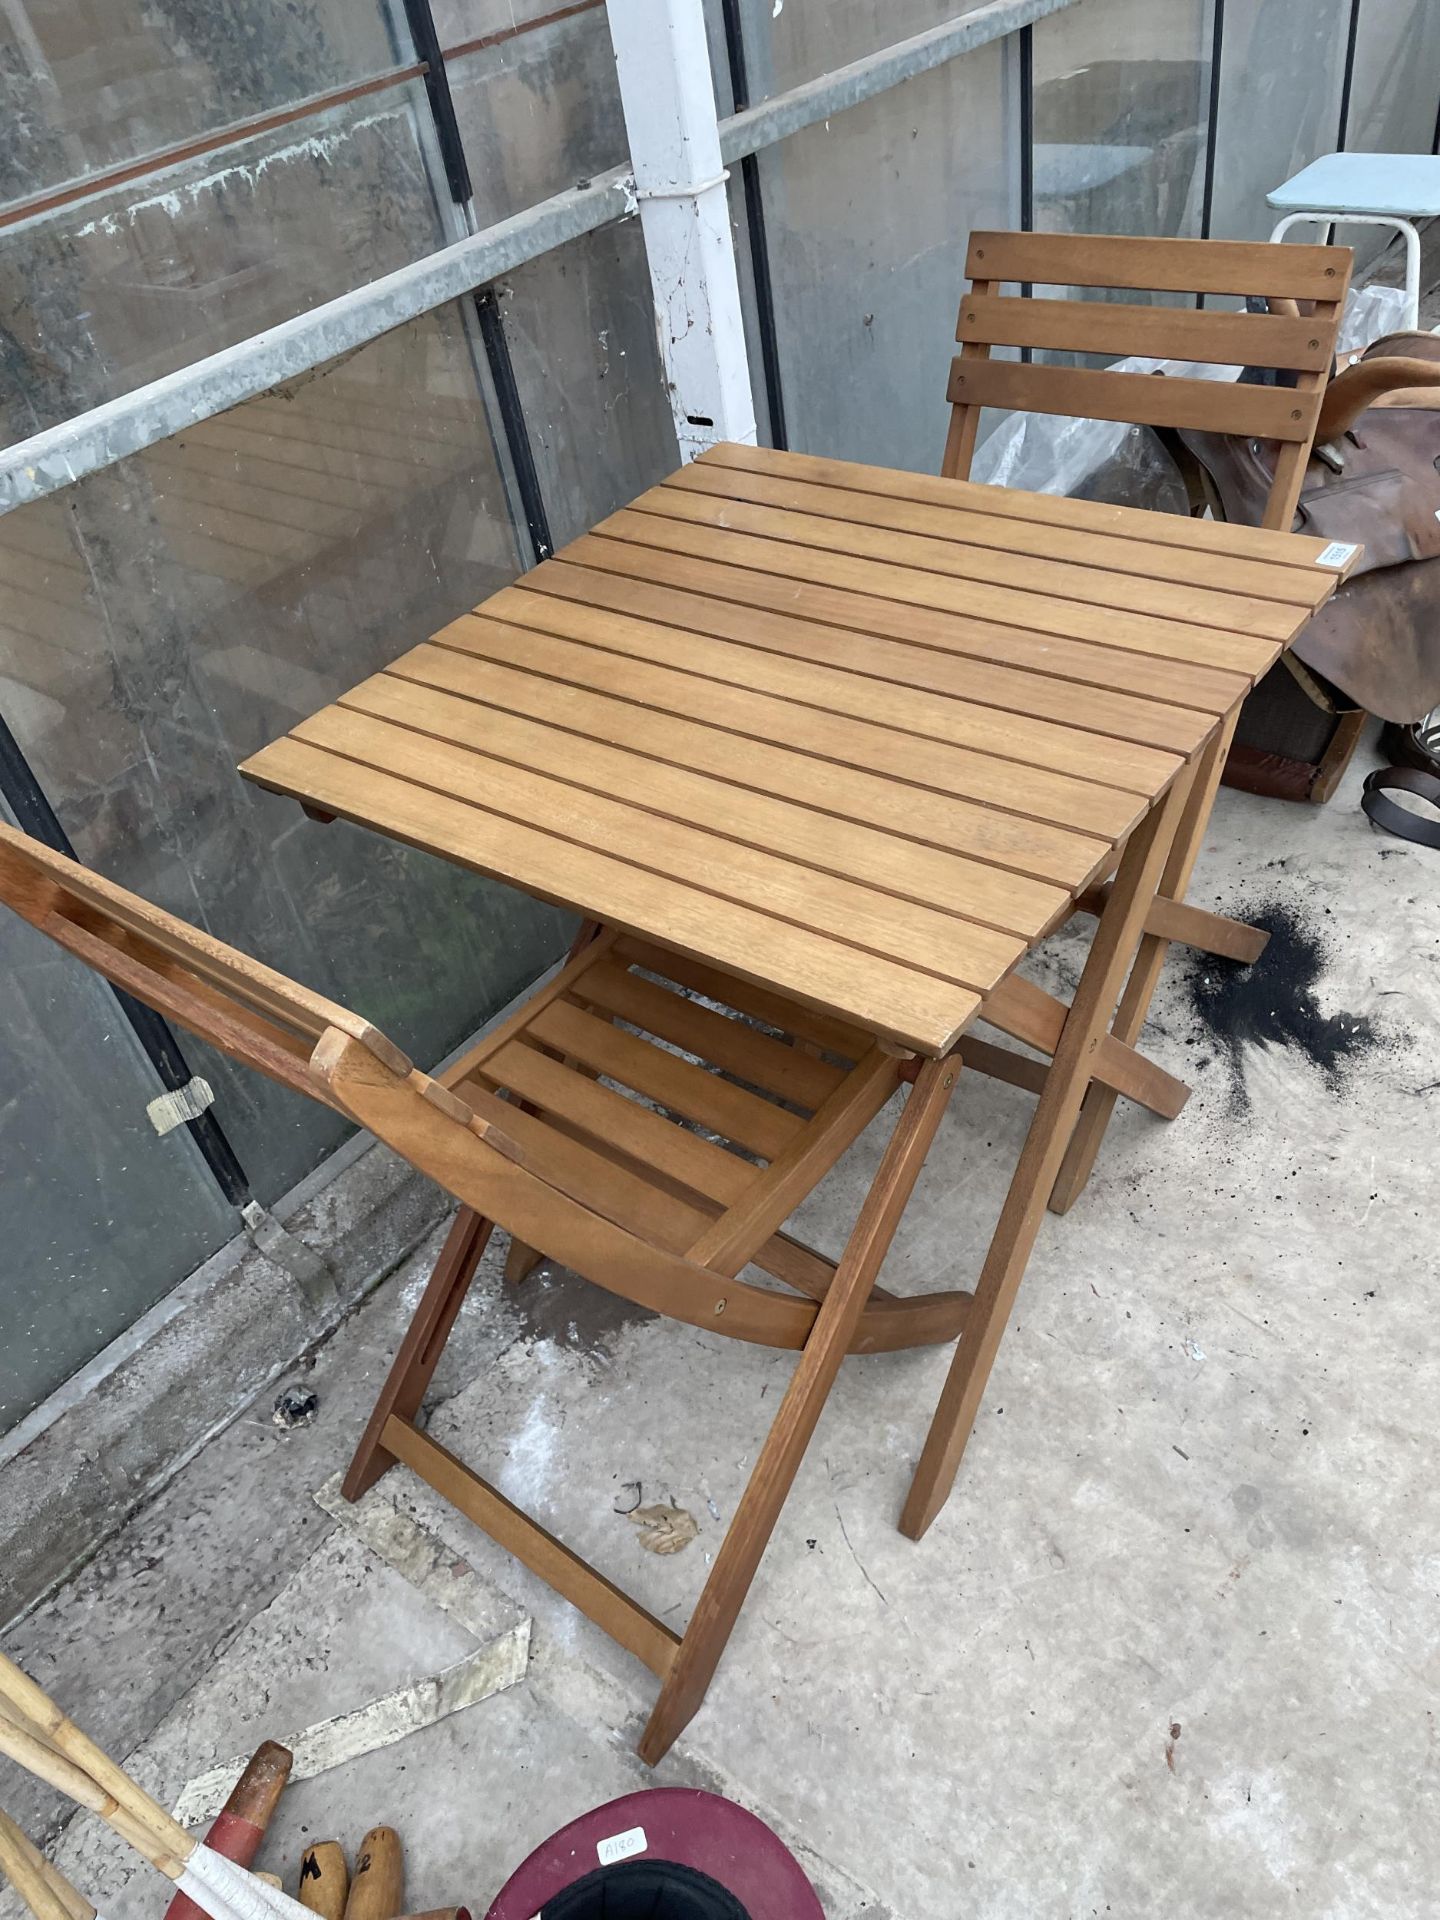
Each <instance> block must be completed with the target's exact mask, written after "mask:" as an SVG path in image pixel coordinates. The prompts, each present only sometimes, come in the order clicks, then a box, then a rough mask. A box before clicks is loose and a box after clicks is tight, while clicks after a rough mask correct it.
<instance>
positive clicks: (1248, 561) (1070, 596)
mask: <svg viewBox="0 0 1440 1920" xmlns="http://www.w3.org/2000/svg"><path fill="white" fill-rule="evenodd" d="M1322 555H1325V556H1326V557H1325V558H1324V559H1322ZM1333 559H1334V555H1333V552H1331V551H1330V550H1327V549H1326V548H1325V545H1324V543H1323V542H1321V541H1319V540H1313V539H1308V538H1302V537H1299V536H1296V535H1292V534H1280V533H1266V532H1261V531H1258V530H1256V529H1253V528H1245V527H1228V526H1223V525H1217V524H1215V523H1213V522H1209V521H1190V520H1185V519H1181V518H1179V517H1176V516H1171V515H1163V514H1156V513H1149V512H1143V511H1138V510H1134V509H1128V508H1117V507H1107V506H1102V505H1098V504H1095V503H1093V502H1085V501H1078V500H1070V499H1063V498H1056V497H1053V496H1050V495H1043V494H1027V493H1018V492H1012V491H1009V490H1003V489H1000V488H995V487H985V486H977V485H972V484H970V483H967V482H963V481H956V480H944V479H938V478H929V477H926V476H923V475H917V474H911V473H899V472H892V471H890V470H888V469H884V468H878V467H866V466H857V465H852V464H850V463H848V462H844V461H839V460H828V459H818V458H813V457H810V456H807V455H801V454H794V453H776V452H770V451H767V450H764V449H757V448H754V447H742V446H731V445H726V446H720V447H717V448H715V449H713V450H712V451H711V452H710V453H707V454H706V455H705V456H704V457H703V458H702V459H701V460H699V461H697V462H696V463H695V464H693V465H692V466H689V467H686V468H683V469H682V470H681V471H680V472H679V473H676V474H673V475H671V477H670V478H669V479H668V480H666V481H665V482H664V483H663V485H661V486H658V487H653V488H652V489H651V490H650V491H649V492H648V493H645V494H642V495H641V497H640V498H639V499H638V500H636V501H635V502H634V504H633V505H632V506H631V507H628V508H626V509H625V510H624V511H623V512H620V513H616V514H612V515H611V516H610V518H609V519H607V520H604V521H602V522H601V523H600V525H599V526H597V527H596V528H595V530H594V531H593V532H592V533H589V534H586V535H585V536H583V538H581V539H579V540H576V541H574V542H573V543H572V544H571V545H570V546H568V547H566V548H565V549H564V550H563V551H562V552H561V553H559V554H557V555H556V556H555V558H554V559H552V560H548V561H546V562H545V564H544V565H543V566H540V567H537V568H536V569H535V570H534V571H533V572H532V573H528V574H526V575H525V576H524V577H523V578H521V579H520V580H517V581H516V582H515V584H514V585H513V586H510V587H506V588H505V589H504V590H503V591H502V592H500V593H497V594H495V595H494V596H492V598H490V599H489V600H486V601H485V602H484V603H483V604H482V605H481V606H479V607H477V608H476V610H475V611H474V613H470V614H466V615H465V616H463V618H461V619H459V620H456V621H455V622H453V623H452V624H451V625H450V626H448V627H445V628H444V629H442V631H441V632H439V633H437V634H436V635H435V636H434V638H433V639H432V640H429V641H427V642H426V643H425V644H424V645H423V646H419V647H416V648H414V649H413V650H412V651H411V652H409V653H406V654H403V655H402V656H401V657H400V658H399V659H398V660H396V661H395V662H394V663H393V665H391V666H390V667H388V668H387V669H386V670H385V671H384V672H383V673H379V674H376V675H374V676H373V678H371V679H369V680H365V681H362V682H361V683H360V685H359V686H357V687H355V688H353V689H352V690H351V691H350V692H349V693H347V694H345V695H344V696H343V697H342V698H341V699H340V700H338V701H336V702H335V704H334V705H333V706H329V707H326V708H324V709H323V710H322V711H321V712H319V713H317V714H315V715H314V716H313V717H312V718H310V719H308V720H305V721H303V722H302V723H301V724H300V725H299V726H297V727H296V728H295V729H294V730H293V731H292V732H290V733H289V734H287V735H285V737H284V738H283V739H280V740H277V741H276V742H274V743H273V744H272V745H271V746H268V747H266V748H264V749H263V750H262V751H261V752H260V753H257V754H255V755H254V756H253V757H252V758H251V759H249V760H247V761H246V762H245V764H244V766H243V768H242V769H241V770H242V772H243V773H245V774H246V775H247V776H248V777H249V778H250V779H252V780H254V781H256V782H258V783H259V784H260V785H261V786H264V787H267V788H270V789H271V790H273V791H275V792H279V793H285V794H289V795H292V796H294V797H296V798H298V799H299V800H301V801H303V802H304V803H305V804H307V805H308V806H310V807H312V808H314V809H316V810H318V811H323V812H325V813H330V814H334V815H337V816H340V817H343V818H346V819H350V820H355V821H358V822H360V823H362V824H364V825H366V826H369V827H372V828H374V829H376V830H377V831H379V832H382V833H386V834H388V835H390V836H391V837H392V838H394V839H398V840H403V841H408V842H410V843H411V844H413V845H415V846H420V847H424V848H425V849H427V850H428V851H430V852H432V853H436V854H439V855H441V856H443V857H444V858H447V859H451V860H454V861H456V862H458V863H459V864H461V865H463V866H466V867H469V868H472V869H474V870H476V871H478V872H482V873H486V874H490V875H492V876H494V877H496V878H498V879H501V880H505V881H508V882H510V883H511V884H512V885H515V886H517V887H521V888H523V889H524V890H525V891H526V892H528V893H531V894H535V895H537V896H540V897H542V898H545V899H549V900H553V901H556V902H559V903H561V904H563V905H565V906H568V907H571V908H574V909H575V910H577V911H579V912H581V913H583V914H586V915H588V916H590V917H592V918H594V919H597V920H601V921H604V922H607V923H609V924H612V925H619V926H622V927H625V928H628V929H630V930H631V931H633V932H636V933H640V934H643V935H646V936H648V937H650V938H652V939H654V940H656V941H658V942H660V943H661V944H662V945H665V946H668V947H671V948H673V949H677V950H679V951H681V952H684V953H687V954H690V955H693V956H695V957H697V958H699V959H701V960H704V961H708V962H711V963H713V964H715V965H718V966H720V967H722V968H725V969H727V970H729V971H731V972H733V973H737V974H740V975H742V976H744V977H745V978H747V979H750V980H752V981H755V982H758V983H759V984H761V985H763V986H765V987H769V988H773V989H777V990H779V991H780V992H782V993H784V994H787V995H790V996H792V997H794V998H796V999H799V1000H801V1001H804V1002H805V1003H806V1004H808V1005H810V1006H813V1007H817V1008H820V1009H821V1010H823V1011H825V1012H828V1013H834V1014H839V1015H841V1016H842V1017H844V1018H846V1019H849V1020H851V1021H854V1022H857V1023H859V1024H860V1025H862V1026H864V1027H865V1028H867V1029H868V1030H869V1031H871V1032H873V1033H876V1034H880V1035H884V1036H887V1037H889V1038H891V1039H894V1040H897V1041H899V1042H901V1043H902V1044H904V1045H906V1046H908V1047H913V1048H916V1049H918V1050H919V1051H920V1052H923V1053H927V1054H937V1053H941V1052H944V1051H946V1050H947V1049H948V1048H949V1047H950V1046H951V1045H953V1043H954V1041H955V1040H956V1038H957V1037H958V1036H959V1034H960V1033H961V1031H962V1030H963V1029H964V1028H965V1027H966V1026H967V1025H968V1024H969V1022H970V1021H971V1020H972V1019H973V1018H974V1016H975V1014H976V1013H977V1012H978V1011H979V1008H980V1004H981V1001H982V999H983V997H984V996H985V995H986V994H987V993H988V992H990V991H991V990H993V989H994V988H995V987H996V986H997V985H998V984H999V983H1000V981H1001V980H1002V979H1003V978H1004V977H1005V975H1006V974H1007V973H1008V972H1009V971H1010V970H1011V968H1013V967H1014V966H1015V964H1016V962H1017V961H1019V960H1020V959H1021V958H1022V956H1023V955H1024V954H1025V952H1026V951H1027V949H1028V948H1029V947H1031V946H1032V945H1033V944H1034V943H1035V942H1036V941H1037V940H1038V939H1039V938H1040V937H1041V936H1042V935H1043V934H1044V933H1045V932H1047V931H1048V930H1049V929H1050V928H1051V927H1053V926H1054V925H1056V924H1057V923H1058V922H1059V921H1060V920H1062V919H1063V918H1064V917H1065V916H1066V914H1067V913H1068V912H1069V910H1070V908H1071V905H1072V903H1073V901H1074V898H1075V896H1076V895H1077V894H1078V893H1079V892H1080V891H1081V890H1082V889H1083V888H1084V887H1085V886H1086V885H1087V884H1088V883H1089V882H1090V881H1091V880H1092V879H1094V878H1095V877H1096V876H1097V875H1098V874H1100V873H1102V872H1103V871H1105V870H1106V869H1107V868H1108V867H1109V866H1110V865H1111V864H1112V862H1113V859H1114V856H1115V851H1116V848H1117V847H1118V846H1119V844H1120V843H1121V842H1122V841H1123V840H1124V839H1125V837H1126V836H1127V835H1128V834H1129V833H1130V831H1131V830H1132V828H1133V827H1134V826H1135V825H1136V823H1137V822H1138V821H1139V820H1141V819H1142V818H1143V817H1144V815H1145V813H1146V812H1147V810H1148V809H1149V808H1150V807H1151V806H1152V805H1153V804H1154V802H1155V801H1156V800H1157V798H1158V797H1159V796H1160V795H1161V794H1162V793H1163V792H1164V791H1165V789H1166V788H1167V787H1168V786H1169V784H1170V782H1171V781H1172V780H1173V779H1174V778H1175V777H1176V775H1177V774H1178V773H1179V772H1180V770H1181V768H1182V767H1183V766H1184V765H1185V764H1186V762H1187V760H1189V759H1190V758H1191V757H1192V756H1193V755H1195V754H1196V753H1198V752H1199V751H1200V750H1201V749H1202V748H1203V747H1204V746H1205V744H1206V743H1207V741H1208V740H1209V739H1210V738H1211V737H1212V735H1213V734H1214V732H1215V731H1216V729H1217V728H1218V727H1219V726H1220V725H1221V724H1222V722H1223V721H1224V720H1225V718H1226V717H1227V716H1228V714H1229V712H1230V710H1231V709H1232V708H1233V707H1234V706H1235V705H1236V704H1237V702H1239V701H1240V700H1241V699H1242V698H1243V696H1244V695H1245V693H1246V692H1247V691H1248V690H1249V688H1250V687H1251V686H1252V685H1253V684H1254V682H1255V681H1256V680H1257V679H1258V678H1259V676H1260V675H1261V674H1263V673H1264V672H1265V670H1266V669H1267V668H1268V667H1269V666H1270V665H1271V664H1272V663H1273V661H1274V660H1275V659H1276V658H1277V656H1278V655H1279V653H1280V652H1281V650H1282V649H1283V648H1284V646H1285V645H1286V644H1287V643H1288V642H1289V641H1290V640H1291V639H1293V638H1294V637H1295V635H1296V634H1297V632H1298V631H1299V630H1300V628H1301V627H1302V626H1303V625H1304V623H1305V621H1306V619H1307V618H1308V617H1309V615H1310V614H1311V613H1312V612H1313V611H1314V609H1315V608H1316V607H1317V606H1319V605H1320V604H1321V603H1322V602H1323V601H1324V600H1325V599H1326V598H1328V596H1329V595H1330V593H1331V592H1332V591H1333V590H1334V587H1335V584H1336V582H1337V580H1338V579H1339V578H1341V577H1343V571H1344V569H1343V566H1342V567H1341V568H1338V569H1337V568H1336V566H1335V565H1334V564H1333Z"/></svg>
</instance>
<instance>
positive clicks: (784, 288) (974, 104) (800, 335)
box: [760, 7, 1019, 472]
mask: <svg viewBox="0 0 1440 1920" xmlns="http://www.w3.org/2000/svg"><path fill="white" fill-rule="evenodd" d="M788 11H789V8H788V7H787V8H786V12H787V13H788ZM782 18H783V15H782ZM1009 44H1012V45H1013V43H1009ZM1014 66H1015V61H1014V56H1013V53H1012V54H1010V55H1009V56H1008V57H1007V53H1006V51H1005V48H1004V47H1003V46H1002V45H1001V44H1000V43H995V44H993V45H990V46H987V47H983V48H981V49H980V50H979V51H978V52H976V53H972V54H966V55H965V56H964V57H963V58H961V59H957V60H952V61H950V62H949V63H948V64H947V65H945V66H943V67H938V68H936V69H934V70H933V71H932V72H930V73H927V74H923V75H921V76H920V77H919V78H917V79H915V80H909V81H906V82H905V83H904V84H903V85H902V86H900V87H897V88H894V89H892V90H891V91H889V92H887V93H883V94H880V95H878V96H877V97H876V98H875V99H873V100H869V101H866V102H865V103H864V104H863V105H861V106H858V107H853V108H851V109H849V110H848V111H847V112H846V113H844V114H840V115H837V116H836V117H835V119H834V120H833V121H832V122H831V123H830V125H829V126H828V127H827V126H825V125H823V124H822V125H820V126H815V127H810V128H807V129H806V131H805V132H804V133H800V134H796V135H795V136H794V137H793V138H792V139H789V140H786V141H784V142H782V143H781V145H780V146H778V147H775V148H772V149H770V150H768V151H767V152H766V153H764V154H762V155H761V157H760V176H761V182H762V186H763V191H764V196H765V219H766V228H767V232H768V236H769V242H770V261H771V273H772V277H773V281H774V290H775V307H776V331H777V333H778V336H779V346H780V361H781V376H782V383H783V387H784V394H785V407H786V413H787V419H788V424H789V429H790V440H791V444H792V445H793V446H796V447H799V448H802V449H804V450H805V451H806V452H808V453H824V454H832V455H836V456H839V457H841V458H844V459H851V460H868V461H874V462H877V463H879V464H881V465H886V466H895V467H910V468H916V469H919V470H921V471H928V472H934V471H935V470H936V469H937V468H938V466H939V462H940V452H941V448H942V447H943V445H944V441H945V430H946V419H947V410H946V406H945V385H946V379H947V376H948V372H949V366H950V359H951V356H952V355H953V353H954V351H955V315H956V312H957V310H958V307H959V301H960V294H961V291H962V289H963V286H964V277H963V276H964V265H965V247H966V241H967V238H968V235H969V232H970V229H971V227H974V226H1014V225H1016V224H1018V217H1019V208H1018V204H1017V199H1016V195H1017V191H1018V180H1019V165H1018V138H1019V114H1018V96H1017V90H1016V86H1015V83H1014V82H1015V75H1014Z"/></svg>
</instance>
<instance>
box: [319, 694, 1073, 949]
mask: <svg viewBox="0 0 1440 1920" xmlns="http://www.w3.org/2000/svg"><path fill="white" fill-rule="evenodd" d="M340 704H341V706H342V707H344V708H346V709H347V710H354V711H356V712H360V713H367V714H370V715H372V716H374V717H375V718H377V719H383V720H389V721H392V722H393V723H394V724H396V725H397V726H406V727H410V728H412V729H413V730H414V731H415V732H417V733H424V734H429V735H431V736H433V737H434V738H435V739H436V740H440V741H444V742H446V743H447V744H450V745H455V746H466V745H474V744H477V743H478V744H479V745H480V746H481V747H482V748H483V750H484V752H485V754H486V755H487V756H488V757H489V758H491V759H496V760H504V761H509V762H510V763H512V764H513V765H515V766H518V767H530V768H533V769H534V770H535V771H536V772H539V773H546V774H550V775H552V776H554V777H555V778H557V779H560V780H565V781H567V782H569V783H570V785H571V786H573V787H575V788H577V789H579V790H580V796H581V797H579V798H577V800H576V802H575V804H576V805H577V806H580V805H583V794H584V792H585V791H587V790H588V791H593V792H595V793H597V794H602V795H605V796H606V797H608V798H610V799H612V800H624V801H628V802H630V803H631V804H632V805H635V806H638V807H644V808H647V809H649V810H650V811H652V812H654V813H656V814H659V815H661V816H663V817H667V818H670V819H673V820H678V821H681V822H685V823H688V824H689V825H691V826H696V827H704V828H709V829H712V830H716V829H719V828H720V827H721V824H722V823H723V831H724V833H725V834H726V835H727V836H728V837H730V838H732V839H735V840H739V841H741V842H743V843H744V844H745V845H747V846H751V847H755V848H758V849H760V850H761V851H768V852H772V853H779V854H784V855H787V856H788V857H789V858H790V859H792V860H795V861H797V862H799V863H801V864H802V865H806V866H811V867H814V868H815V869H816V870H817V871H818V872H824V873H829V874H832V875H834V876H835V877H836V878H838V879H844V880H853V881H856V882H858V883H859V884H861V885H865V886H869V887H873V888H876V889H877V890H879V891H880V892H884V893H894V894H896V895H897V896H898V897H899V898H901V899H905V900H910V901H912V902H914V903H916V904H930V905H933V906H936V907H939V908H940V909H942V911H945V912H948V913H955V914H959V915H962V916H964V917H966V918H969V919H974V920H981V921H984V922H986V923H987V924H989V925H991V926H995V927H999V928H1000V929H1002V930H1003V931H1007V932H1010V933H1017V934H1020V935H1022V936H1024V935H1033V934H1034V933H1036V932H1037V931H1038V930H1039V929H1040V928H1041V927H1044V926H1046V925H1047V924H1048V923H1049V921H1050V920H1051V919H1052V918H1053V917H1054V916H1055V914H1057V913H1058V912H1059V911H1060V909H1061V908H1062V907H1063V906H1064V905H1065V903H1066V901H1067V900H1068V899H1069V897H1070V896H1069V891H1068V889H1066V888H1065V887H1061V886H1057V885H1055V884H1053V883H1050V882H1046V881H1041V880H1032V879H1028V878H1026V877H1025V876H1024V875H1021V874H1016V873H1007V872H1004V871H1003V870H1001V869H999V868H997V867H994V866H989V865H987V864H986V863H985V862H983V861H980V860H967V859H965V858H964V857H962V856H961V855H959V854H955V853H944V852H941V851H940V850H939V849H938V848H935V847H930V846H922V845H920V844H919V843H918V842H915V841H903V842H899V843H897V841H896V840H895V838H894V836H893V835H891V834H888V833H883V832H880V831H878V830H877V829H876V828H874V827H872V826H868V825H865V824H863V823H861V822H856V821H851V820H837V819H835V818H834V817H833V816H832V815H829V814H824V813H816V812H815V811H814V810H813V809H811V808H809V807H806V806H802V805H799V804H797V803H796V802H795V801H793V800H782V799H775V798H773V797H772V796H770V795H768V794H764V793H758V792H749V791H747V790H746V789H745V788H743V787H734V786H729V785H727V784H726V783H725V782H724V781H721V780H717V779H715V778H713V777H712V776H711V775H709V774H704V773H699V772H696V771H695V770H693V769H692V768H689V767H676V766H668V765H666V764H665V763H663V762H661V761H657V760H653V759H648V758H645V757H644V756H642V755H640V754H638V753H633V752H628V751H626V750H625V749H623V748H618V747H612V746H608V745H606V744H605V743H604V742H603V741H598V740H593V739H585V738H583V737H577V736H576V735H575V734H573V733H563V732H561V731H560V730H559V729H557V728H555V727H550V726H545V725H543V724H541V723H540V722H538V721H535V720H528V719H525V718H524V717H522V716H520V715H517V714H514V713H507V712H505V711H504V710H502V709H500V708H496V707H492V706H487V707H486V708H485V709H484V710H483V712H478V713H477V711H476V708H475V706H474V704H473V703H472V702H470V701H468V700H465V699H462V698H460V697H458V696H456V695H454V694H449V693H442V692H440V691H438V690H436V689H435V688H432V687H425V686H421V685H418V684H417V683H416V682H415V681H413V680H408V679H402V678H400V676H399V675H397V674H395V673H379V674H376V675H375V676H374V677H373V678H372V679H370V680H364V681H362V682H361V683H360V685H359V686H358V687H356V688H354V689H353V690H352V691H351V692H350V693H347V694H345V695H344V696H343V698H342V700H341V702H340Z"/></svg>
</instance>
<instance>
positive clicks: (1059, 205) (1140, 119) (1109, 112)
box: [1034, 0, 1211, 235]
mask: <svg viewBox="0 0 1440 1920" xmlns="http://www.w3.org/2000/svg"><path fill="white" fill-rule="evenodd" d="M1210 45H1211V26H1210V5H1209V0H1086V3H1085V5H1084V6H1081V7H1075V8H1073V9H1071V10H1069V11H1067V12H1064V13H1057V14H1052V15H1051V16H1050V17H1049V18H1048V19H1045V20H1041V21H1037V23H1036V25H1035V30H1034V50H1035V225H1036V226H1037V227H1038V228H1040V229H1042V230H1044V231H1046V232H1068V233H1134V234H1174V235H1193V234H1198V233H1199V231H1200V216H1201V205H1202V198H1203V193H1204V178H1205V129H1206V120H1207V115H1208V107H1209V93H1210Z"/></svg>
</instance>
